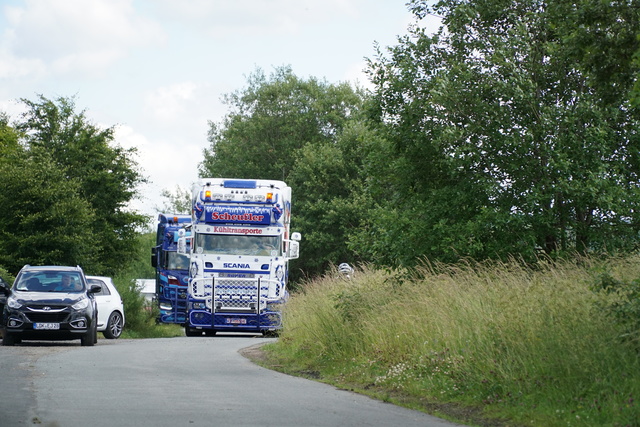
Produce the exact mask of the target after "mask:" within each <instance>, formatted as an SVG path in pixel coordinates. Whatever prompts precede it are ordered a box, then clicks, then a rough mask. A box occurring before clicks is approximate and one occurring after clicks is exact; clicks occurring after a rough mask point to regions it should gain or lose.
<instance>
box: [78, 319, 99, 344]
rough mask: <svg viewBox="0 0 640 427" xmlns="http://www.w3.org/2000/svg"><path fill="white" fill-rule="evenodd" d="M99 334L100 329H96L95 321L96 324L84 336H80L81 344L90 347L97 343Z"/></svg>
mask: <svg viewBox="0 0 640 427" xmlns="http://www.w3.org/2000/svg"><path fill="white" fill-rule="evenodd" d="M97 335H98V331H96V326H95V323H94V326H93V327H92V328H91V330H90V331H87V333H86V334H84V335H83V336H82V338H80V345H81V346H83V347H90V346H93V345H95V343H96V337H97Z"/></svg>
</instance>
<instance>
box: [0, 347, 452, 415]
mask: <svg viewBox="0 0 640 427" xmlns="http://www.w3.org/2000/svg"><path fill="white" fill-rule="evenodd" d="M271 340H272V339H269V338H261V337H260V338H257V337H252V336H217V337H204V336H203V337H183V338H166V339H144V340H104V339H101V340H100V341H99V342H98V344H97V345H96V346H94V347H81V346H80V342H79V341H69V342H64V341H62V342H29V341H25V342H24V343H23V344H22V345H18V346H15V347H0V427H13V426H32V425H39V426H46V427H74V426H82V427H86V426H92V427H101V426H108V427H113V426H154V427H162V426H172V427H173V426H193V427H196V426H265V427H266V426H296V427H298V426H304V427H312V426H394V427H395V426H401V427H405V426H407V427H408V426H422V427H425V426H426V427H445V426H448V427H451V426H454V425H456V424H453V423H450V422H447V421H444V420H440V419H438V418H435V417H431V416H429V415H426V414H423V413H421V412H417V411H411V410H408V409H404V408H400V407H397V406H394V405H391V404H388V403H383V402H379V401H376V400H373V399H370V398H368V397H365V396H361V395H358V394H355V393H352V392H349V391H344V390H339V389H336V388H335V387H332V386H329V385H326V384H321V383H317V382H314V381H311V380H307V379H302V378H296V377H292V376H288V375H284V374H280V373H277V372H273V371H270V370H268V369H265V368H262V367H259V366H257V365H255V364H253V363H252V362H251V361H250V360H248V359H246V358H244V357H243V356H242V355H240V354H239V353H238V351H239V350H240V349H242V348H245V347H248V346H251V345H255V344H258V343H262V342H268V341H271Z"/></svg>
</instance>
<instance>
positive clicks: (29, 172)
mask: <svg viewBox="0 0 640 427" xmlns="http://www.w3.org/2000/svg"><path fill="white" fill-rule="evenodd" d="M0 180H1V181H2V183H3V188H2V190H1V191H0V203H1V204H2V206H7V207H10V211H7V212H8V214H7V215H2V216H0V265H3V266H5V267H6V268H7V269H8V270H9V271H11V272H12V273H13V274H16V273H17V272H18V270H19V269H20V268H21V267H22V266H23V265H25V264H32V265H48V264H54V265H55V264H57V265H77V264H79V265H82V266H83V268H85V269H87V270H90V269H92V268H96V267H97V266H98V265H99V260H98V257H97V255H98V251H97V248H96V246H95V238H94V237H93V236H92V234H91V225H92V223H93V221H94V214H93V211H92V209H91V206H90V205H89V203H88V202H87V201H86V200H84V199H82V198H81V197H80V196H79V188H80V185H79V182H78V181H77V180H75V179H68V177H67V176H65V173H64V170H62V169H60V168H58V167H57V166H56V164H55V162H54V161H53V159H52V158H51V156H50V155H49V153H48V152H47V151H45V150H43V149H42V148H38V147H34V148H32V149H31V150H29V151H26V150H20V151H19V152H15V153H13V154H12V155H11V156H9V157H5V158H3V160H2V161H1V162H0Z"/></svg>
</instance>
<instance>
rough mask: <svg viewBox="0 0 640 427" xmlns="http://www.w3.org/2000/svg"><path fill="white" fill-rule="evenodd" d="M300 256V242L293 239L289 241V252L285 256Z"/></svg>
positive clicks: (292, 257)
mask: <svg viewBox="0 0 640 427" xmlns="http://www.w3.org/2000/svg"><path fill="white" fill-rule="evenodd" d="M299 256H300V242H296V241H294V240H292V241H290V242H289V253H288V254H287V258H289V259H296V258H298V257H299Z"/></svg>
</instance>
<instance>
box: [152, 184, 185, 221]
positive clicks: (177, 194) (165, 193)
mask: <svg viewBox="0 0 640 427" xmlns="http://www.w3.org/2000/svg"><path fill="white" fill-rule="evenodd" d="M160 195H161V196H162V197H164V198H165V199H166V200H165V202H164V203H163V205H162V207H160V208H158V207H156V210H157V211H158V212H164V213H173V214H182V215H190V214H191V192H190V191H189V190H187V189H184V188H181V187H180V186H179V185H176V187H175V189H174V190H173V191H171V190H169V189H166V188H165V189H163V190H162V192H161V193H160Z"/></svg>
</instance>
